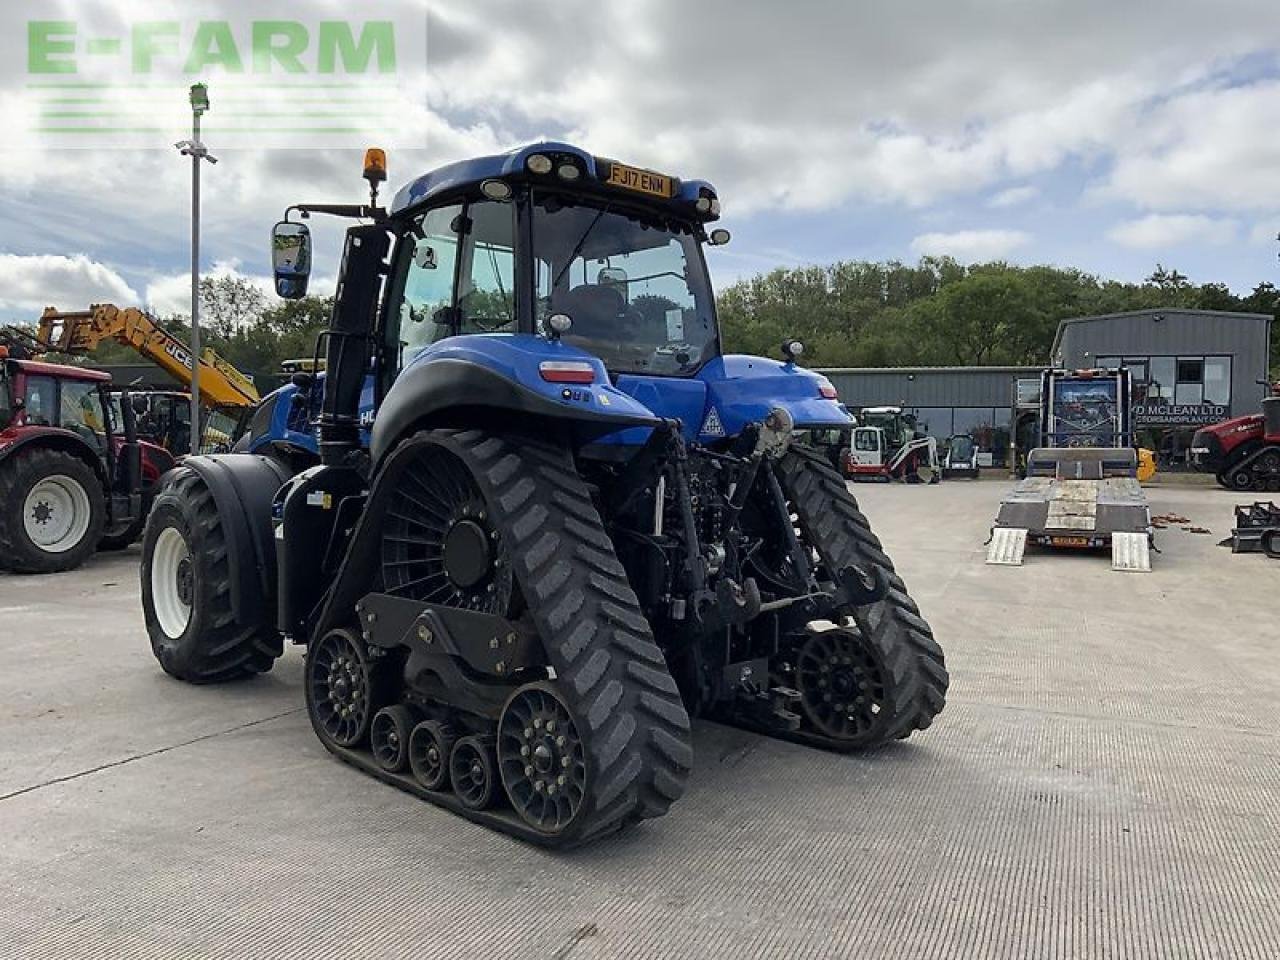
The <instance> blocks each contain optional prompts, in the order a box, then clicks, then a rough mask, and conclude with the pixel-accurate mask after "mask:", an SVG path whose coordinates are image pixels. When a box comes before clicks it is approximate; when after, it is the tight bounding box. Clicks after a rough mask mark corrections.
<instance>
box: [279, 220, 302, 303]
mask: <svg viewBox="0 0 1280 960" xmlns="http://www.w3.org/2000/svg"><path fill="white" fill-rule="evenodd" d="M271 271H272V272H273V273H274V274H275V279H276V293H277V294H278V295H279V296H281V297H284V298H285V299H286V300H298V299H300V298H302V297H304V296H306V293H307V280H308V279H310V277H311V231H310V230H308V229H307V225H306V224H305V223H291V222H290V221H288V220H281V221H280V222H279V223H277V224H276V225H275V226H274V227H272V228H271Z"/></svg>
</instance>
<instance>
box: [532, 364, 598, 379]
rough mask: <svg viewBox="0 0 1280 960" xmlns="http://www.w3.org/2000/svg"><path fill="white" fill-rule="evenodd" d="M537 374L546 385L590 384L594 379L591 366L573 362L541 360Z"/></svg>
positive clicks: (594, 375)
mask: <svg viewBox="0 0 1280 960" xmlns="http://www.w3.org/2000/svg"><path fill="white" fill-rule="evenodd" d="M538 373H539V374H541V375H542V379H543V380H546V381H547V382H548V383H591V382H592V381H593V380H595V378H596V371H595V368H594V367H592V366H591V364H589V363H584V362H582V361H575V360H543V361H542V362H541V363H540V364H538Z"/></svg>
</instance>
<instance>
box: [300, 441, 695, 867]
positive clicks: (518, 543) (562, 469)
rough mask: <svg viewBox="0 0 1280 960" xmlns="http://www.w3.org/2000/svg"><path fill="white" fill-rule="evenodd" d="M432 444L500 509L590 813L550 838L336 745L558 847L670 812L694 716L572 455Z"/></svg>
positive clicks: (395, 780) (521, 445) (500, 444)
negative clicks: (569, 726) (564, 712)
mask: <svg viewBox="0 0 1280 960" xmlns="http://www.w3.org/2000/svg"><path fill="white" fill-rule="evenodd" d="M423 441H428V442H435V443H439V444H440V445H441V446H443V447H444V448H445V449H447V450H448V451H450V452H451V453H453V454H454V455H455V456H457V457H458V458H459V459H460V460H461V461H462V462H463V463H464V464H466V465H467V467H468V468H469V469H470V471H471V473H472V476H473V477H474V478H475V481H476V483H477V485H478V486H479V488H480V490H481V493H482V494H483V495H484V498H485V501H486V502H487V503H488V505H489V510H490V521H491V522H492V523H493V524H494V526H495V527H496V528H497V529H498V531H499V533H500V534H501V536H502V539H503V542H504V543H505V544H506V549H507V552H508V555H509V556H510V557H511V558H512V561H513V563H514V565H515V573H516V579H517V581H518V582H519V585H520V589H521V593H522V595H523V597H524V601H525V604H526V606H527V608H528V611H529V614H530V615H531V616H532V618H533V621H534V623H535V624H536V626H537V629H538V633H539V635H540V636H541V638H542V643H543V647H544V649H545V651H546V655H547V659H548V662H549V663H550V664H551V666H552V667H553V668H554V670H555V674H556V679H555V685H556V689H557V691H558V692H559V694H560V696H561V697H562V698H563V700H564V701H565V703H566V705H567V706H568V707H569V711H570V713H571V714H572V715H573V716H574V722H575V724H577V726H578V732H579V734H580V735H581V737H582V740H583V745H584V748H585V750H586V752H587V760H588V764H587V769H588V774H587V776H588V790H587V794H588V798H587V800H586V802H587V803H588V804H589V806H588V807H587V808H586V809H585V810H584V811H583V813H581V814H579V816H580V817H581V818H582V819H581V823H580V824H579V825H576V826H574V827H573V828H571V830H570V831H569V832H568V833H567V834H563V835H557V836H547V835H543V834H540V833H537V832H536V831H533V830H531V829H530V828H528V827H527V826H525V825H524V824H523V822H522V821H520V820H519V818H518V817H517V816H516V815H515V814H514V813H512V812H510V811H506V810H486V811H472V810H468V809H466V808H465V807H463V806H462V805H461V804H460V803H458V802H456V800H455V798H454V797H453V795H452V794H444V793H433V792H430V791H427V790H424V789H422V788H421V787H419V786H417V785H416V784H415V782H414V781H413V780H411V779H410V778H409V777H407V776H402V775H396V774H387V773H385V772H384V771H381V770H379V769H378V768H377V767H376V765H375V764H374V763H373V761H372V757H371V756H370V755H369V754H368V753H367V751H355V750H346V749H343V748H340V747H335V746H333V745H331V744H329V743H328V741H327V740H325V741H324V742H325V745H326V746H327V747H328V748H329V749H330V751H331V752H333V753H335V754H337V755H338V756H339V757H341V758H342V759H344V760H347V761H348V762H351V763H353V764H355V765H357V766H359V767H360V768H361V769H362V770H365V771H367V772H369V773H372V774H373V775H374V776H377V777H379V778H380V779H382V780H384V781H386V782H388V783H392V784H394V785H396V786H399V787H401V788H403V789H407V790H409V791H411V792H413V793H415V794H417V795H418V796H420V797H423V798H424V799H427V800H430V801H431V802H433V803H437V804H440V805H442V806H445V807H447V808H448V809H450V810H453V811H455V812H456V813H459V814H461V815H462V816H465V817H467V818H468V819H471V820H475V821H477V822H479V823H484V824H486V825H488V826H491V827H494V828H496V829H499V830H502V831H504V832H507V833H511V834H514V835H516V836H518V837H520V838H522V839H525V840H529V841H531V842H534V843H539V844H543V845H547V846H556V847H570V846H576V845H578V844H580V843H583V842H585V841H588V840H591V839H593V838H595V837H599V836H601V835H603V834H606V833H612V832H615V831H617V830H620V829H622V828H623V827H625V826H627V825H628V824H631V823H635V822H637V821H639V820H643V819H647V818H651V817H659V816H662V815H663V814H664V813H666V812H667V809H668V807H670V806H671V804H672V803H673V802H674V801H675V800H676V799H678V798H679V797H680V795H681V794H682V793H684V789H685V784H686V782H687V780H688V776H689V771H690V769H691V768H692V766H693V745H692V741H691V736H690V729H689V716H688V713H687V712H686V711H685V707H684V703H683V701H682V700H681V699H680V693H679V689H678V688H677V687H676V683H675V680H674V679H673V678H672V676H671V673H670V671H669V670H668V669H667V662H666V658H665V657H664V656H663V653H662V651H661V650H660V649H659V648H658V645H657V644H656V643H654V640H653V634H652V632H651V631H650V629H649V623H648V621H647V620H646V619H645V617H644V615H643V613H641V610H640V604H639V602H638V601H637V599H636V596H635V593H634V591H633V590H632V589H631V585H630V583H629V582H628V581H627V575H626V571H625V570H624V569H623V567H622V564H621V562H619V560H618V558H617V556H616V555H615V553H614V550H613V543H612V541H611V540H610V539H609V536H608V534H607V533H606V532H605V529H604V525H603V523H602V522H601V520H600V515H599V513H598V512H597V511H596V508H595V506H594V505H593V504H592V501H591V493H590V491H589V490H588V489H587V486H586V484H584V483H583V482H582V479H581V478H580V477H579V476H578V473H577V470H576V469H575V467H574V464H573V460H572V458H571V457H570V456H569V454H568V452H567V451H566V450H564V449H562V448H559V447H556V446H553V445H550V444H546V443H542V442H538V441H535V440H532V439H529V438H526V437H517V436H512V437H505V436H496V435H494V434H490V433H487V432H484V431H479V430H467V431H453V430H438V431H430V432H426V433H418V434H417V435H415V436H414V437H412V438H410V439H409V440H408V441H407V442H408V443H411V444H414V443H420V442H423ZM322 739H323V738H322Z"/></svg>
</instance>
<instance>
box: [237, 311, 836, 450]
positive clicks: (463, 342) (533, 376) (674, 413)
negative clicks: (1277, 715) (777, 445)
mask: <svg viewBox="0 0 1280 960" xmlns="http://www.w3.org/2000/svg"><path fill="white" fill-rule="evenodd" d="M437 360H461V361H464V362H468V363H474V364H477V365H478V366H482V367H485V368H487V369H489V370H492V371H493V372H494V373H497V374H499V375H500V376H502V377H504V378H505V379H508V380H510V381H512V382H514V383H517V384H519V385H520V386H522V387H524V388H525V389H527V390H531V391H533V392H535V393H537V394H539V395H540V396H542V397H544V398H545V399H547V400H548V401H550V402H553V403H555V404H557V405H559V406H562V407H564V408H565V409H566V412H567V413H568V414H569V416H570V418H572V414H573V412H574V411H575V410H582V411H584V412H586V411H591V412H592V413H593V414H595V415H597V416H600V415H604V416H617V417H618V418H619V419H623V420H625V419H627V418H633V417H659V418H663V419H670V420H679V421H680V424H681V433H682V434H683V436H684V438H685V440H686V441H687V442H689V443H702V444H711V443H716V442H718V441H721V440H725V439H727V438H730V437H734V436H737V435H738V434H740V433H741V432H742V430H743V429H744V428H745V427H746V426H747V424H749V423H758V422H760V421H761V420H763V419H764V418H765V417H766V416H767V415H768V413H769V411H770V410H771V409H773V408H774V407H783V408H785V409H786V410H787V411H788V412H789V413H790V414H791V416H792V419H793V420H794V421H795V424H796V427H797V428H809V427H817V426H841V425H845V424H848V423H850V422H851V420H852V418H851V416H850V415H849V413H848V412H847V411H846V410H844V409H843V408H842V407H841V405H840V403H839V402H838V401H836V400H830V399H826V398H824V397H822V396H821V394H820V393H819V390H820V388H821V387H822V386H823V385H826V384H827V383H828V381H827V380H826V378H825V377H823V376H821V375H820V374H816V373H814V372H812V371H810V370H805V369H804V368H802V367H797V366H796V365H795V364H791V363H782V362H780V361H777V360H769V359H766V358H763V357H750V356H742V355H737V354H730V355H727V356H723V357H717V358H715V359H713V360H712V361H710V362H709V363H707V364H706V365H704V366H703V367H702V369H701V370H699V371H698V373H697V374H696V375H695V376H692V377H656V376H642V375H635V374H622V375H620V376H618V378H617V382H616V384H615V383H613V382H611V381H610V378H609V375H608V372H607V371H606V370H605V367H604V364H603V363H602V362H601V361H600V360H599V359H598V358H597V357H595V356H593V355H592V354H590V353H587V352H586V351H585V350H582V349H580V348H579V347H576V346H574V345H573V344H570V343H565V342H562V341H552V340H546V339H544V338H542V337H538V336H534V335H533V334H525V333H514V334H513V333H485V334H467V335H463V336H457V337H449V338H446V339H444V340H440V341H437V342H436V343H433V344H431V345H429V346H427V347H426V348H424V349H423V350H421V351H419V352H418V353H417V354H416V355H415V356H414V357H413V358H412V359H411V360H410V361H409V363H408V364H406V365H405V370H409V369H414V368H417V367H419V366H421V365H423V364H430V363H431V362H433V361H437ZM544 361H553V362H554V361H574V362H580V363H587V364H590V365H591V367H592V370H593V372H594V379H593V381H592V382H591V383H589V384H579V383H551V382H548V381H546V380H544V379H543V378H542V374H541V372H540V371H539V364H541V363H543V362H544ZM323 382H324V375H323V374H321V375H320V376H318V377H316V378H315V380H314V381H313V386H312V389H313V391H314V393H313V397H312V404H311V409H312V411H313V412H314V411H318V410H319V409H320V407H319V403H320V391H321V390H322V389H323ZM297 389H298V388H297V387H295V386H294V385H292V384H288V385H286V386H284V387H281V388H280V389H279V390H277V391H276V392H275V393H273V394H271V395H270V397H276V396H279V397H280V400H279V402H277V403H276V406H275V410H274V411H273V415H272V419H271V426H270V432H269V434H265V435H260V436H256V437H254V438H253V440H252V442H251V446H250V449H251V450H257V449H260V448H262V447H264V446H265V445H267V444H269V443H272V442H274V441H279V440H283V441H285V442H288V443H291V444H293V445H295V446H299V447H303V448H305V449H308V450H311V451H312V452H316V451H317V449H318V448H317V444H316V439H315V435H314V433H313V432H312V431H311V430H309V429H307V427H306V424H305V423H303V422H301V420H300V415H301V413H302V412H303V411H304V410H305V407H303V406H302V405H301V404H297V405H295V404H294V403H293V402H292V396H293V394H295V393H296V392H297ZM391 389H392V391H394V390H395V386H394V385H392V388H391ZM268 399H269V398H268ZM467 399H468V398H465V397H459V398H458V402H459V403H465V402H467ZM373 419H374V385H373V377H372V376H371V377H369V378H367V380H366V382H365V386H364V391H363V392H362V394H361V397H360V422H361V430H360V438H361V441H362V443H364V444H365V445H366V446H367V445H368V443H369V432H370V428H371V427H372V425H373ZM592 433H593V434H598V430H593V431H592ZM648 436H649V428H648V427H633V426H621V425H620V428H619V429H618V430H617V431H616V432H614V433H609V434H606V435H605V436H603V437H601V438H598V439H597V440H596V442H599V443H603V444H607V445H621V446H638V445H640V444H642V443H644V441H645V440H646V439H647V438H648Z"/></svg>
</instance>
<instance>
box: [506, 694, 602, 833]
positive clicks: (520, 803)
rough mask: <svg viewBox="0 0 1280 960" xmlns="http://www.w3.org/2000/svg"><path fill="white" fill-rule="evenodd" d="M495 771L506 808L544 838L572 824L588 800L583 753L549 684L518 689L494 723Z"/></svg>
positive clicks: (575, 730)
mask: <svg viewBox="0 0 1280 960" xmlns="http://www.w3.org/2000/svg"><path fill="white" fill-rule="evenodd" d="M497 750H498V769H499V770H500V771H501V773H502V785H503V787H504V788H505V789H506V791H507V797H508V798H510V800H511V806H512V807H514V808H515V811H516V813H518V814H519V815H520V819H522V820H523V821H524V822H525V823H527V824H528V825H529V826H531V827H533V828H534V829H535V830H537V831H539V832H541V833H546V834H557V833H560V832H562V831H564V830H566V829H568V827H569V826H570V825H571V824H573V822H574V820H575V819H576V817H577V816H578V813H579V812H580V811H581V809H582V801H583V798H584V797H585V796H586V795H587V789H588V785H587V776H588V771H587V761H586V751H585V750H584V749H583V746H582V737H581V736H580V734H579V733H578V726H577V724H576V723H574V720H573V716H572V715H571V714H570V712H569V708H568V707H567V706H566V705H565V703H564V701H563V700H561V699H560V697H559V696H557V694H556V691H555V688H554V686H552V685H551V684H549V683H535V684H528V685H527V686H524V687H521V688H520V689H519V690H517V691H516V692H515V693H514V694H513V695H512V696H511V699H510V700H508V701H507V704H506V706H505V707H503V710H502V718H501V719H500V720H499V721H498V744H497Z"/></svg>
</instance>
